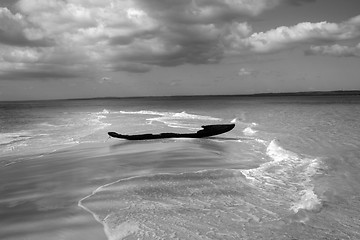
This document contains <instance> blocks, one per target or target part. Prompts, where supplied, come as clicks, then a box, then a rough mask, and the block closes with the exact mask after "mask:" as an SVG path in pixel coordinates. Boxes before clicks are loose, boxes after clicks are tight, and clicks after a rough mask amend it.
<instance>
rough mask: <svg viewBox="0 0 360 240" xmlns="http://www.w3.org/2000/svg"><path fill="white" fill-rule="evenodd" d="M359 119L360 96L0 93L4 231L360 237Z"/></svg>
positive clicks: (70, 235)
mask: <svg viewBox="0 0 360 240" xmlns="http://www.w3.org/2000/svg"><path fill="white" fill-rule="evenodd" d="M234 119H236V120H234ZM358 119H360V97H359V96H312V97H309V96H307V97H305V96H303V97H301V96H296V97H295V96H293V97H284V96H282V97H280V96H279V97H187V98H180V97H178V98H147V99H141V98H139V99H92V100H62V101H33V102H3V103H0V123H1V124H0V239H6V240H10V239H11V240H13V239H36V240H38V239H109V240H117V239H360V217H359V216H360V175H359V174H358V173H359V170H360V121H359V120H358ZM230 121H236V127H235V129H233V130H232V131H230V132H228V133H225V134H222V135H219V136H214V137H209V138H204V139H185V138H183V139H157V140H146V141H127V140H122V139H114V138H112V139H109V138H108V136H107V132H108V131H115V132H118V133H122V134H142V133H161V132H178V133H187V132H195V131H197V130H199V129H201V126H202V125H206V124H223V123H229V122H230Z"/></svg>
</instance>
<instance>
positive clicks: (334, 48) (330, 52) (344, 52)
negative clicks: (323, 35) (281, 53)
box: [305, 43, 360, 57]
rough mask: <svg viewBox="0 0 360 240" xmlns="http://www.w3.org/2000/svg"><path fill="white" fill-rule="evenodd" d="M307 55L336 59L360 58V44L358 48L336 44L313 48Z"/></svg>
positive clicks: (306, 52) (307, 51)
mask: <svg viewBox="0 0 360 240" xmlns="http://www.w3.org/2000/svg"><path fill="white" fill-rule="evenodd" d="M305 54H306V55H327V56H334V57H360V43H359V44H358V45H357V46H356V47H349V46H342V45H338V44H334V45H331V46H311V47H310V48H309V49H308V50H306V51H305Z"/></svg>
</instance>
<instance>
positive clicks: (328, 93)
mask: <svg viewBox="0 0 360 240" xmlns="http://www.w3.org/2000/svg"><path fill="white" fill-rule="evenodd" d="M336 95H339V96H343V95H360V90H334V91H321V90H319V91H300V92H265V93H250V94H213V95H207V94H199V95H165V96H157V95H155V96H152V95H149V96H129V97H118V96H107V97H88V98H87V97H85V98H54V99H29V100H0V102H21V101H29V102H35V101H71V100H92V99H93V100H94V99H146V98H152V99H156V98H168V99H171V98H205V97H214V98H216V97H277V96H299V97H301V96H304V97H305V96H336Z"/></svg>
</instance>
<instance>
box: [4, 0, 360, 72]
mask: <svg viewBox="0 0 360 240" xmlns="http://www.w3.org/2000/svg"><path fill="white" fill-rule="evenodd" d="M307 2H312V1H311V0H257V1H253V0H192V1H190V0H183V1H169V0H151V1H149V0H122V1H113V0H66V1H65V0H20V1H15V3H16V4H15V5H13V6H11V11H10V10H9V8H10V5H9V3H10V2H9V1H8V0H7V1H5V4H3V5H0V6H3V7H2V8H0V50H1V51H0V77H1V78H2V79H3V78H5V77H7V78H10V77H11V74H13V77H11V78H15V76H16V77H26V74H25V73H28V74H29V76H32V77H31V78H33V77H34V78H35V77H39V78H43V79H51V72H53V73H54V78H58V77H60V76H61V74H62V73H63V75H64V77H67V76H69V77H70V76H74V77H78V76H85V77H88V76H91V75H92V74H93V73H94V72H101V74H106V73H103V72H107V71H127V72H132V73H144V72H148V71H150V70H151V69H152V68H154V67H157V66H161V67H171V66H177V65H182V64H216V63H218V62H220V61H221V60H222V59H223V58H224V57H227V56H228V55H232V54H240V55H241V54H259V53H260V54H261V53H271V52H276V51H280V50H284V49H288V48H291V47H295V46H297V45H299V44H304V43H306V44H317V43H318V42H321V41H329V40H333V41H335V40H341V39H352V38H355V37H356V36H359V25H360V16H358V17H355V18H353V19H350V20H349V21H346V22H344V23H340V24H337V23H327V22H321V23H299V24H297V25H295V26H292V27H285V26H283V27H279V28H276V29H272V30H269V31H267V32H260V33H256V32H255V33H254V32H253V29H252V27H251V25H250V22H251V19H253V18H254V17H257V16H259V15H261V14H262V13H263V12H264V11H266V10H269V9H272V8H274V7H276V6H277V5H279V4H283V3H290V4H293V5H299V4H304V3H307ZM4 6H5V7H4ZM100 76H102V75H100Z"/></svg>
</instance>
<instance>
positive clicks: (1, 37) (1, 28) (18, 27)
mask: <svg viewBox="0 0 360 240" xmlns="http://www.w3.org/2000/svg"><path fill="white" fill-rule="evenodd" d="M0 43H2V44H6V45H12V46H32V47H37V46H51V45H52V44H53V42H52V40H51V39H49V38H46V37H45V36H44V35H43V34H42V32H41V30H40V29H37V28H35V27H33V26H31V25H30V24H29V23H28V22H27V21H26V20H25V19H24V16H23V15H21V14H19V13H17V14H12V13H11V12H10V10H9V9H7V8H0Z"/></svg>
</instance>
